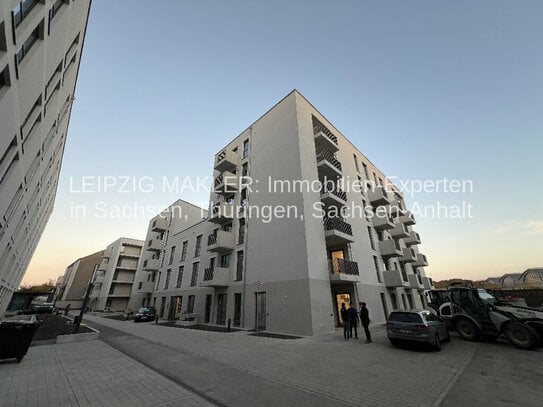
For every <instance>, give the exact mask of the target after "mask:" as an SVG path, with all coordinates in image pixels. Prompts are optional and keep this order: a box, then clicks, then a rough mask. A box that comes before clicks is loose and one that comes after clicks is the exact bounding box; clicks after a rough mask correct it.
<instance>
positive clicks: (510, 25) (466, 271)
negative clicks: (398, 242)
mask: <svg viewBox="0 0 543 407" xmlns="http://www.w3.org/2000/svg"><path fill="white" fill-rule="evenodd" d="M149 5H150V3H149V1H143V0H131V1H128V0H124V1H122V0H94V1H93V3H92V8H91V15H90V20H89V25H88V29H87V34H86V38H85V43H84V50H83V56H82V62H81V67H80V72H79V78H78V83H77V90H76V100H75V103H74V105H73V109H72V115H71V121H70V127H69V132H68V139H67V144H66V149H65V152H64V160H63V164H62V170H61V175H60V180H59V187H58V193H57V198H56V204H55V209H54V212H53V214H52V216H51V218H50V220H49V223H48V225H47V227H46V229H45V232H44V234H43V236H42V238H41V240H40V243H39V245H38V247H37V250H36V252H35V254H34V256H33V259H32V261H31V264H30V266H29V269H28V271H27V274H26V275H25V277H24V280H23V283H24V284H37V283H41V282H44V281H46V280H48V279H49V278H53V279H56V278H57V277H58V276H60V275H62V274H63V273H64V270H65V268H66V266H67V265H69V264H70V263H72V262H73V261H75V260H76V259H77V258H78V257H82V256H85V255H87V254H90V253H93V252H95V251H98V250H101V249H103V248H105V246H106V245H107V244H109V243H111V242H113V241H114V240H116V239H117V238H119V237H121V236H124V237H133V238H139V239H144V238H145V233H146V230H147V225H148V220H149V219H150V218H151V217H152V216H153V215H155V214H156V213H157V212H158V211H159V210H160V206H161V205H168V204H170V203H172V202H173V201H175V200H176V199H178V198H182V199H185V200H187V201H190V202H194V203H197V204H199V205H200V206H207V200H208V198H209V194H208V193H207V192H206V191H205V190H202V189H199V190H195V189H193V188H190V187H189V186H188V185H185V187H184V188H181V189H180V190H178V191H172V192H171V193H170V192H167V191H166V192H164V191H163V190H162V189H161V188H156V186H157V185H158V183H159V182H160V180H161V179H162V177H166V179H167V180H168V182H173V181H174V180H175V179H176V177H179V179H183V178H184V177H190V179H192V180H196V179H197V178H198V177H200V178H201V179H205V178H206V177H210V176H211V175H212V162H213V161H212V160H213V157H214V155H215V154H216V153H217V151H219V150H220V149H221V148H222V147H223V146H224V145H225V144H226V143H227V142H228V141H230V140H231V139H233V138H234V137H235V136H237V135H238V134H239V133H241V132H242V131H243V130H244V129H245V128H247V127H248V126H249V125H250V124H251V123H252V122H254V121H255V120H256V119H257V118H258V117H260V116H261V115H262V114H263V113H265V112H266V111H267V110H268V109H269V108H270V107H272V106H273V105H274V104H275V103H277V102H278V101H279V100H280V99H281V98H283V97H284V96H285V95H286V94H287V93H289V92H290V91H291V90H292V89H298V90H299V91H300V92H301V93H302V94H303V95H304V96H305V97H306V98H307V99H308V100H309V101H310V102H311V103H312V104H313V105H314V106H315V107H316V108H317V109H319V111H320V112H321V113H322V114H324V116H325V117H326V118H327V119H328V120H329V121H330V122H331V123H333V124H334V126H335V127H336V128H338V129H339V130H340V131H341V132H342V133H343V134H344V135H345V136H346V137H347V138H349V139H350V140H351V141H352V142H353V144H354V145H355V146H357V147H358V148H359V149H360V150H361V151H362V152H363V153H364V154H365V155H366V156H367V157H368V158H369V159H370V160H371V161H372V162H373V163H374V164H375V165H377V167H378V168H380V169H381V170H382V171H383V172H384V173H385V174H387V175H388V176H391V177H397V179H398V180H402V181H403V182H406V183H407V182H410V181H415V182H416V181H425V180H429V181H433V182H434V183H435V181H436V180H442V179H445V178H446V179H448V180H460V181H468V182H469V183H468V184H466V185H471V187H469V188H466V190H465V191H464V192H463V193H451V192H444V191H437V192H436V191H426V192H424V191H422V192H418V193H411V192H412V190H411V191H410V193H408V194H406V201H407V204H408V206H409V207H411V208H412V209H413V210H414V212H415V217H416V219H417V224H416V226H415V230H416V231H417V232H419V233H420V235H421V239H422V245H420V250H421V252H423V253H425V254H426V255H427V258H428V261H429V263H430V266H429V267H427V268H426V272H427V274H429V275H430V276H431V277H433V278H434V279H435V280H441V279H446V278H453V277H460V278H471V279H484V278H487V277H490V276H497V275H501V274H503V273H506V272H521V271H523V270H525V269H526V268H528V267H536V266H543V258H542V257H543V251H542V250H541V247H542V242H543V206H542V192H541V191H542V187H541V185H543V171H542V170H541V157H542V153H543V81H542V80H541V73H542V72H543V47H542V46H541V44H542V43H543V24H541V19H542V17H543V2H541V1H539V0H533V1H530V0H523V1H522V2H520V1H510V0H508V1H500V0H491V1H490V0H489V1H485V0H482V1H477V2H474V1H471V0H456V1H454V2H445V1H435V0H426V1H417V0H412V1H404V0H397V1H387V0H384V1H359V0H356V1H355V0H352V1H337V2H331V1H321V0H297V1H291V0H289V1H286V0H276V1H273V2H272V1H259V0H251V1H229V2H224V1H207V0H206V1H182V0H157V1H155V2H153V7H150V6H149ZM104 177H111V178H107V179H109V180H116V182H117V184H116V185H114V186H111V187H110V188H109V191H106V192H103V191H102V190H101V189H100V188H99V187H98V185H96V182H97V181H98V180H102V181H103V180H105V179H106V178H104ZM123 177H126V178H123ZM126 180H128V181H132V180H133V181H136V182H142V183H143V184H145V185H147V187H149V184H152V186H154V190H153V191H152V192H147V193H142V192H141V191H140V190H139V188H137V185H136V188H133V187H132V186H131V185H130V184H127V185H121V181H122V182H123V183H124V181H126ZM149 180H152V181H149ZM147 181H149V182H147ZM145 185H140V186H145ZM413 185H415V184H413ZM144 189H145V188H144ZM147 189H149V188H147ZM84 191H90V192H84ZM125 191H128V192H125ZM102 204H103V205H102ZM440 205H441V207H445V208H448V209H447V213H446V214H448V216H445V215H446V214H445V213H444V211H442V213H441V215H440V216H432V214H431V213H426V214H425V213H424V208H427V207H428V208H434V209H435V208H438V207H440ZM466 205H468V206H469V207H470V208H471V209H470V210H469V213H468V211H467V210H465V211H464V213H463V214H460V215H464V216H453V215H454V214H453V212H452V208H454V207H456V206H458V207H464V208H466ZM136 207H138V208H140V209H141V208H142V207H143V208H144V209H145V211H144V213H136V214H132V212H134V211H135V208H136ZM77 208H79V209H77ZM80 208H85V209H86V213H82V209H80ZM117 208H124V210H125V212H124V216H123V215H119V213H118V212H117ZM76 209H77V210H76ZM415 209H417V211H415ZM418 209H420V211H418Z"/></svg>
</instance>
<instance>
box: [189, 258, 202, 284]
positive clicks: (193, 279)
mask: <svg viewBox="0 0 543 407" xmlns="http://www.w3.org/2000/svg"><path fill="white" fill-rule="evenodd" d="M199 266H200V263H199V262H196V263H192V276H191V277H190V286H191V287H195V286H196V283H197V282H198V267H199Z"/></svg>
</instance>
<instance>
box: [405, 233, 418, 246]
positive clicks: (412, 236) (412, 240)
mask: <svg viewBox="0 0 543 407" xmlns="http://www.w3.org/2000/svg"><path fill="white" fill-rule="evenodd" d="M404 243H405V244H406V245H407V246H412V245H414V244H420V235H419V234H418V233H417V232H415V231H413V230H412V231H411V232H409V237H408V238H406V239H405V240H404Z"/></svg>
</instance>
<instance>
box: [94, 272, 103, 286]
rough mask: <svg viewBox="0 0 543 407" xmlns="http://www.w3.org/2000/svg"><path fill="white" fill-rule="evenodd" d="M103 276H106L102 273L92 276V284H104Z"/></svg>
mask: <svg viewBox="0 0 543 407" xmlns="http://www.w3.org/2000/svg"><path fill="white" fill-rule="evenodd" d="M105 278H106V276H104V275H103V274H102V275H97V276H95V277H94V281H93V283H94V284H104V280H105Z"/></svg>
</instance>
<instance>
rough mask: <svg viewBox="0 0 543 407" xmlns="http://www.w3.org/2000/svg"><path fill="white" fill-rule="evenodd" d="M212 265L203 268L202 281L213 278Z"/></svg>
mask: <svg viewBox="0 0 543 407" xmlns="http://www.w3.org/2000/svg"><path fill="white" fill-rule="evenodd" d="M210 237H211V236H210ZM213 272H214V269H213V267H208V268H206V269H205V270H204V281H211V280H213Z"/></svg>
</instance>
